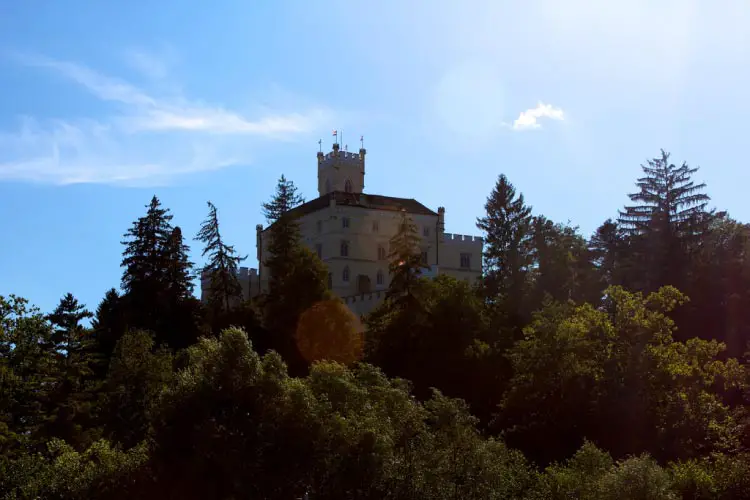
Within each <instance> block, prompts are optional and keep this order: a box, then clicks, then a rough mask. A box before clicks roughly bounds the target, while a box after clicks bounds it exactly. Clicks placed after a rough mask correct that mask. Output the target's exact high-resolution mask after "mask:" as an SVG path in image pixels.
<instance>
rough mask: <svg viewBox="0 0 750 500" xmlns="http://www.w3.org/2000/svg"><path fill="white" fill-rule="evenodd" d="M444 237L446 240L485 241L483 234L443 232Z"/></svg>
mask: <svg viewBox="0 0 750 500" xmlns="http://www.w3.org/2000/svg"><path fill="white" fill-rule="evenodd" d="M443 239H444V240H445V241H463V242H474V243H483V242H484V238H482V237H481V236H469V235H467V234H454V233H443Z"/></svg>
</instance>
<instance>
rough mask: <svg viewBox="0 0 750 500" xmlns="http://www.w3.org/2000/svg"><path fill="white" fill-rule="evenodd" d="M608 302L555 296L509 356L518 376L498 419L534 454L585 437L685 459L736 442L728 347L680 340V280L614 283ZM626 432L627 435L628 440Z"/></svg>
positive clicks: (557, 451) (616, 449)
mask: <svg viewBox="0 0 750 500" xmlns="http://www.w3.org/2000/svg"><path fill="white" fill-rule="evenodd" d="M605 297H606V299H605V301H604V303H603V305H602V307H600V308H598V309H595V308H594V307H593V306H591V305H590V304H584V305H581V306H574V305H572V304H559V303H557V304H556V303H550V304H548V305H547V307H545V308H544V309H543V310H542V311H540V312H538V313H537V314H536V315H535V318H534V321H533V322H532V323H531V325H529V326H528V327H527V328H526V329H525V330H524V333H525V338H524V339H523V340H521V341H519V342H518V343H516V345H515V346H514V347H513V349H512V350H511V352H510V354H509V357H510V359H511V361H512V364H513V378H512V379H511V381H510V384H509V390H508V391H507V392H506V394H505V395H504V398H503V403H502V410H501V413H500V415H499V417H498V422H497V423H498V425H500V426H501V427H502V428H504V429H506V431H505V435H506V437H507V439H508V440H509V442H510V443H512V444H515V445H517V446H520V447H522V448H523V449H524V450H526V451H527V452H528V453H529V455H530V456H531V457H532V458H534V459H535V460H539V461H541V462H548V461H550V460H558V459H560V458H562V457H565V456H567V455H568V454H570V453H571V452H572V451H573V450H575V449H576V448H578V447H579V446H580V445H581V443H582V442H583V440H584V438H589V439H591V440H592V441H593V442H595V443H598V444H599V445H600V446H604V447H605V449H608V450H609V451H610V452H611V453H612V454H613V455H615V456H617V457H624V456H627V455H629V454H633V453H641V452H643V451H648V452H650V453H652V454H653V455H654V456H655V457H656V458H658V459H659V460H677V459H688V458H692V457H695V456H698V455H708V454H709V453H712V452H714V451H721V450H726V449H729V448H731V447H733V446H736V439H737V425H736V422H735V420H734V416H733V414H732V411H731V409H730V408H729V407H728V406H727V405H726V403H725V402H724V401H723V399H722V392H723V391H722V390H720V389H719V388H721V387H724V386H726V387H733V386H737V385H739V386H741V385H742V384H743V383H744V382H743V381H744V377H745V375H744V373H743V370H742V368H741V367H740V366H739V364H738V362H737V360H734V359H732V360H727V361H720V358H719V357H720V355H721V353H722V351H723V350H724V346H723V345H721V344H719V343H717V342H715V341H712V342H707V341H703V340H699V339H691V340H689V341H687V342H685V343H683V342H677V341H675V340H674V339H673V332H674V330H675V325H674V321H673V320H672V319H671V318H670V317H669V314H670V313H671V312H672V311H673V310H674V309H675V308H676V307H678V306H679V305H680V304H681V303H683V302H684V301H685V300H686V297H685V296H683V295H682V294H680V293H679V292H678V291H677V290H676V289H674V288H673V287H664V288H662V289H661V290H659V291H658V292H654V293H652V294H649V295H648V296H646V297H644V296H643V295H641V294H640V293H631V292H627V291H625V290H624V289H622V288H620V287H611V288H609V289H607V290H606V292H605ZM622 436H627V439H623V437H622Z"/></svg>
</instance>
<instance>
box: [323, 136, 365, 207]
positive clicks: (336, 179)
mask: <svg viewBox="0 0 750 500" xmlns="http://www.w3.org/2000/svg"><path fill="white" fill-rule="evenodd" d="M366 153H367V151H366V150H365V148H360V150H359V153H350V152H348V151H341V150H340V149H339V145H338V144H337V143H334V144H333V150H332V151H331V152H330V153H328V154H323V152H319V153H318V194H319V196H323V195H325V194H328V193H330V192H332V191H346V192H349V193H361V192H363V191H364V189H365V154H366Z"/></svg>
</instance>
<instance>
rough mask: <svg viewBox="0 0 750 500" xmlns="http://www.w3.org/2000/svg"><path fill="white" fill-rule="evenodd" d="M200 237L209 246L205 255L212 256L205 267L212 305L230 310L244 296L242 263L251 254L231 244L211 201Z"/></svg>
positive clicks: (204, 252) (206, 246)
mask: <svg viewBox="0 0 750 500" xmlns="http://www.w3.org/2000/svg"><path fill="white" fill-rule="evenodd" d="M195 239H196V240H198V241H200V242H202V243H203V244H204V245H205V246H204V247H203V252H202V253H201V256H203V257H205V256H206V255H208V256H209V262H208V264H206V265H205V266H204V268H203V272H204V273H208V276H209V279H210V289H209V290H210V291H209V299H208V301H209V305H210V306H212V307H213V308H216V307H217V306H218V308H221V309H223V312H224V313H227V312H229V308H230V306H232V305H233V304H235V303H236V302H238V301H239V300H241V299H242V286H241V285H240V282H239V279H238V277H237V274H238V269H237V266H239V264H240V262H242V261H243V260H245V259H246V258H247V256H245V257H240V256H239V255H237V252H236V251H235V249H234V247H233V246H231V245H227V244H226V243H225V242H224V240H223V239H222V238H221V232H220V231H219V216H218V214H217V211H216V207H215V206H214V204H213V203H211V202H210V201H209V202H208V216H207V217H206V220H204V221H203V223H201V227H200V230H199V231H198V235H197V236H196V238H195Z"/></svg>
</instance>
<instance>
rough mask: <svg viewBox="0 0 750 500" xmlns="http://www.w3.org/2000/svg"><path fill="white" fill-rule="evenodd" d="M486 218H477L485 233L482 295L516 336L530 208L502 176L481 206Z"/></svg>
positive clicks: (521, 316) (528, 256)
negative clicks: (483, 208) (483, 294)
mask: <svg viewBox="0 0 750 500" xmlns="http://www.w3.org/2000/svg"><path fill="white" fill-rule="evenodd" d="M484 207H485V210H486V215H485V216H484V217H481V218H478V219H477V227H478V228H479V229H480V230H482V231H483V232H484V233H485V239H484V250H483V255H482V259H483V267H484V269H483V284H484V293H485V295H486V298H487V301H488V303H489V304H490V305H492V306H493V307H494V308H496V314H497V315H498V317H502V318H504V319H503V320H502V321H503V322H504V323H505V322H508V326H510V327H511V328H512V329H514V330H515V331H516V332H517V333H520V328H521V326H522V325H523V323H524V322H525V318H526V316H527V315H526V312H525V311H524V310H523V309H522V306H523V304H524V300H525V296H526V295H527V293H528V286H529V268H530V266H531V265H532V263H533V259H532V251H531V250H532V249H531V245H532V242H531V238H532V229H531V221H532V216H531V207H530V206H527V205H526V204H525V203H524V199H523V194H518V196H516V189H515V187H514V186H513V184H511V183H510V181H508V178H507V177H505V175H504V174H501V175H500V177H498V180H497V183H496V184H495V187H494V188H493V190H492V192H491V193H490V195H489V197H488V198H487V202H486V203H485V205H484Z"/></svg>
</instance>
